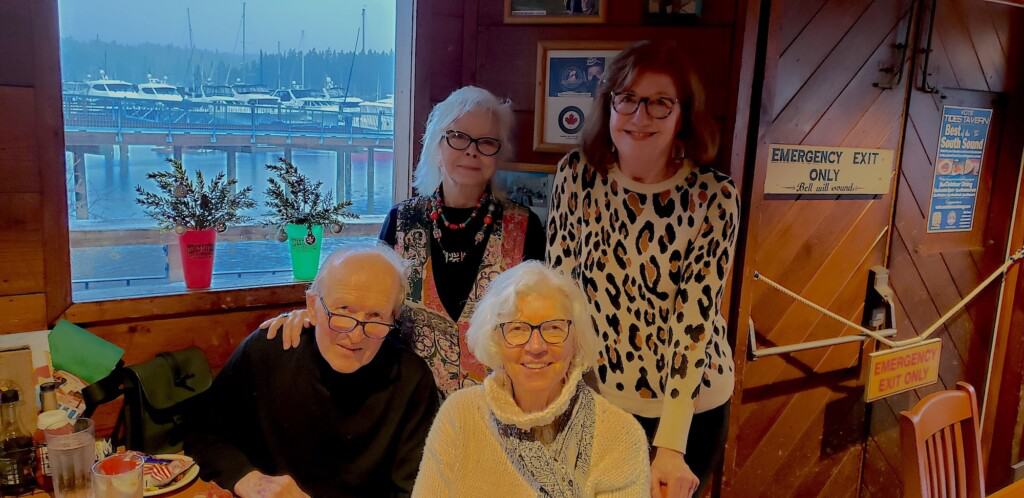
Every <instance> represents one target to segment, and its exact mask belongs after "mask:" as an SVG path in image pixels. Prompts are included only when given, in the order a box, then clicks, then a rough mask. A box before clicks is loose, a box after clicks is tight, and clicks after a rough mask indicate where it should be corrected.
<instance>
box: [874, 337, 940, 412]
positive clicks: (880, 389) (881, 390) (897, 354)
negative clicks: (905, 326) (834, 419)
mask: <svg viewBox="0 0 1024 498" xmlns="http://www.w3.org/2000/svg"><path fill="white" fill-rule="evenodd" d="M941 352H942V339H938V338H936V339H930V340H927V341H922V342H919V343H917V344H914V345H912V346H905V347H902V348H893V349H887V350H884V351H877V352H874V353H871V355H870V356H869V357H868V372H867V381H866V382H865V385H864V399H865V400H866V401H868V402H871V401H876V400H879V399H882V398H884V397H886V396H892V395H893V394H898V393H902V392H905V391H909V390H911V389H917V388H919V387H924V386H927V385H929V384H934V383H936V382H938V380H939V355H940V354H941Z"/></svg>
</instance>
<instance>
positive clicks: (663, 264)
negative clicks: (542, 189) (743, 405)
mask: <svg viewBox="0 0 1024 498" xmlns="http://www.w3.org/2000/svg"><path fill="white" fill-rule="evenodd" d="M737 197H738V192H737V190H736V186H735V184H734V183H733V181H732V180H731V179H730V178H729V177H728V176H725V175H723V174H721V173H719V172H717V171H715V170H713V169H711V168H708V167H696V166H694V165H692V164H691V163H690V162H686V163H685V164H684V166H683V167H682V168H680V170H679V172H678V173H677V174H676V175H675V176H673V177H672V178H670V179H668V180H665V181H663V182H660V183H657V184H642V183H639V182H637V181H635V180H633V179H631V178H629V177H627V176H626V175H624V174H622V172H621V171H619V170H618V168H615V167H613V168H612V169H611V171H609V172H608V174H606V175H601V174H599V173H598V172H597V171H596V170H595V169H594V168H593V167H591V166H590V165H589V164H587V163H586V160H585V159H584V158H583V157H582V156H581V154H580V153H579V152H578V151H574V152H571V153H569V154H568V155H566V156H565V157H564V158H563V159H562V161H561V162H560V163H559V165H558V172H557V175H556V177H555V181H554V191H553V193H552V197H551V200H552V207H551V214H550V217H549V219H548V228H547V235H548V238H547V260H548V264H550V265H551V266H552V267H553V268H556V269H559V270H561V271H562V272H564V273H566V274H567V275H570V276H571V277H572V278H573V280H575V281H576V282H577V283H578V284H579V285H580V287H581V288H582V289H583V290H584V292H585V293H586V295H587V297H588V299H589V301H590V308H591V310H590V311H591V318H592V320H593V321H594V329H595V330H596V331H597V333H598V335H600V337H601V339H602V341H603V342H604V346H603V349H602V351H601V355H600V360H599V362H598V366H597V368H596V372H597V378H598V382H599V387H600V391H601V394H602V395H603V396H605V397H606V398H608V399H609V400H610V401H612V402H613V403H615V404H616V405H618V406H619V407H620V408H622V409H624V410H626V411H628V412H630V413H633V414H635V415H639V416H642V417H652V418H660V419H661V420H660V422H659V424H658V431H657V434H656V435H655V438H654V445H655V446H659V447H665V448H670V449H674V450H677V451H684V450H685V448H686V442H687V437H688V434H689V429H690V422H691V419H692V417H693V414H694V413H698V412H703V411H706V410H710V409H712V408H715V407H718V406H720V405H721V404H723V403H725V402H727V401H728V400H729V397H730V395H731V394H732V388H733V380H734V379H733V361H732V350H731V349H730V347H729V343H728V341H727V340H726V323H725V319H724V318H723V316H722V312H721V309H720V305H721V300H722V294H723V293H724V291H725V282H726V278H727V275H728V274H729V270H730V267H731V265H732V256H733V252H734V250H735V240H736V232H737V226H738V216H739V214H738V213H739V204H738V202H739V200H738V198H737Z"/></svg>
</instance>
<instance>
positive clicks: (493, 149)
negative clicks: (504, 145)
mask: <svg viewBox="0 0 1024 498" xmlns="http://www.w3.org/2000/svg"><path fill="white" fill-rule="evenodd" d="M444 141H445V142H448V146H449V147H451V148H453V149H455V150H466V149H468V148H469V146H470V145H473V144H476V150H477V151H478V152H480V153H481V154H483V155H485V156H493V155H495V154H497V153H498V152H500V151H501V140H498V139H497V138H493V137H480V138H473V137H472V136H470V135H469V134H468V133H463V132H461V131H458V130H448V131H446V132H444Z"/></svg>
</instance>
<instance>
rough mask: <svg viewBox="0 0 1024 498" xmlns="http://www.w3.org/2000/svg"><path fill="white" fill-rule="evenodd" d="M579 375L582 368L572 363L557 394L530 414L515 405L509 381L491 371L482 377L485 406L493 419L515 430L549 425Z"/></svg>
mask: <svg viewBox="0 0 1024 498" xmlns="http://www.w3.org/2000/svg"><path fill="white" fill-rule="evenodd" d="M574 363H576V362H574ZM582 378H583V369H582V368H580V367H579V366H578V365H573V366H572V368H571V369H570V370H569V374H568V375H567V376H566V379H565V384H564V385H563V386H562V391H561V392H560V393H558V397H556V398H555V399H554V401H552V402H551V404H550V405H548V406H547V408H545V409H543V410H541V411H537V412H533V413H526V412H524V411H523V410H522V408H519V405H517V404H516V400H515V397H514V395H513V394H512V382H511V380H510V379H509V377H508V375H506V374H505V373H504V372H492V373H491V374H490V375H488V376H487V378H486V379H484V393H485V397H486V399H487V405H488V407H489V408H490V409H491V412H493V413H494V416H495V418H497V419H498V420H499V421H500V422H502V423H505V424H509V425H514V426H516V427H517V428H519V429H522V430H530V429H532V428H534V427H540V426H545V425H548V424H551V423H552V422H554V421H555V419H556V418H557V417H558V416H559V415H562V414H563V413H565V411H566V410H567V409H569V407H570V404H571V402H572V399H573V397H574V395H575V394H576V389H577V388H578V384H579V383H580V380H581V379H582Z"/></svg>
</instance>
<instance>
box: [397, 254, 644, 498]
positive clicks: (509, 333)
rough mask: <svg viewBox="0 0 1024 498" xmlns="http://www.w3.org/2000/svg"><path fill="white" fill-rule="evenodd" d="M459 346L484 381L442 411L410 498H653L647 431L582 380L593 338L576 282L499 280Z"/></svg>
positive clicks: (547, 273)
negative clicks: (464, 345)
mask: <svg viewBox="0 0 1024 498" xmlns="http://www.w3.org/2000/svg"><path fill="white" fill-rule="evenodd" d="M467 342H468V343H469V344H468V345H469V349H470V351H471V352H472V353H473V355H474V356H476V358H477V359H479V360H480V361H481V362H483V363H484V364H485V365H486V366H487V367H489V368H490V369H491V370H492V373H491V374H490V375H489V376H488V377H487V378H486V379H485V380H484V383H483V385H481V386H474V387H469V388H465V389H462V390H460V391H457V392H455V393H453V394H452V395H450V396H449V397H448V399H447V400H446V401H445V402H444V404H443V405H442V406H441V410H440V412H439V413H438V414H437V417H436V418H435V419H434V424H433V426H432V427H431V429H430V434H429V436H427V443H426V448H425V449H424V453H423V461H422V462H421V463H420V470H419V474H418V476H417V478H416V484H415V486H414V488H413V496H414V497H420V496H423V497H438V496H449V497H478V496H499V495H500V496H507V497H519V496H524V497H526V496H529V497H534V496H545V497H553V498H558V497H566V498H569V497H572V498H577V497H596V496H599V497H618V496H622V497H647V496H650V488H649V481H650V464H649V460H648V451H649V450H648V445H647V437H646V435H645V434H644V431H643V429H642V428H641V427H640V424H639V423H638V422H637V421H636V419H634V418H633V417H632V416H630V415H629V414H627V413H626V412H624V411H622V410H621V409H619V408H617V407H615V406H614V405H612V404H611V403H609V402H608V401H606V400H605V399H604V398H602V397H601V396H600V395H598V394H597V393H595V392H594V391H593V390H592V389H590V388H589V387H587V386H586V384H584V383H583V382H582V381H581V378H582V374H583V372H584V371H586V370H588V369H590V368H591V367H593V366H594V362H595V361H596V359H597V350H598V347H600V340H599V339H598V337H597V336H596V335H594V329H593V326H592V324H591V320H590V315H589V311H588V305H587V302H586V298H585V297H584V296H583V294H582V293H581V291H580V290H579V288H578V287H576V285H575V283H573V282H572V281H571V280H569V279H568V278H566V277H564V276H562V275H561V274H560V273H558V272H556V271H554V270H551V269H549V268H547V267H545V266H544V265H542V264H540V263H537V262H525V263H522V264H520V265H518V266H516V267H514V268H512V269H511V270H508V271H506V272H505V273H502V274H501V275H499V276H498V277H497V278H495V279H494V281H493V282H492V283H491V285H490V287H489V288H488V290H487V293H486V295H485V296H484V297H483V299H482V300H481V301H480V302H479V303H478V304H477V306H476V310H475V312H474V313H473V317H472V319H471V321H470V325H469V331H468V332H467Z"/></svg>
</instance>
